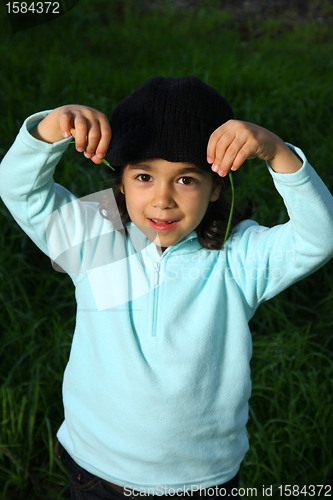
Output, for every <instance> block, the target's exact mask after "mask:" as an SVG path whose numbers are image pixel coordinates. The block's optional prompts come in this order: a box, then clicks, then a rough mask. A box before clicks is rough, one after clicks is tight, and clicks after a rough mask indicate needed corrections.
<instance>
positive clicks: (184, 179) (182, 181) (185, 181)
mask: <svg viewBox="0 0 333 500" xmlns="http://www.w3.org/2000/svg"><path fill="white" fill-rule="evenodd" d="M178 182H179V183H180V184H184V185H185V186H189V185H190V184H193V183H194V182H196V181H195V179H194V178H193V177H181V178H180V179H179V181H178Z"/></svg>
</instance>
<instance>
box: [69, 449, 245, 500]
mask: <svg viewBox="0 0 333 500" xmlns="http://www.w3.org/2000/svg"><path fill="white" fill-rule="evenodd" d="M64 454H65V460H66V464H67V467H68V470H69V472H70V494H71V500H126V498H128V499H131V498H134V499H135V500H159V499H160V500H163V498H166V497H168V499H169V500H172V498H173V497H174V496H183V497H184V498H188V499H192V498H194V499H195V498H196V497H199V495H198V493H197V494H195V492H194V491H193V495H191V491H190V492H189V494H188V495H184V494H183V495H169V496H167V495H154V496H153V495H142V494H141V495H140V494H139V493H138V492H134V494H133V495H129V494H127V493H128V492H127V491H126V494H122V493H119V492H118V491H116V490H115V489H113V488H112V487H111V486H110V485H109V484H108V483H107V482H106V481H104V480H103V479H100V478H98V477H96V476H94V475H93V474H90V472H88V471H86V470H85V469H83V468H82V467H80V466H79V465H78V464H77V463H76V462H75V461H74V460H73V459H72V458H71V457H70V456H69V455H68V453H66V452H64ZM238 483H239V477H238V474H237V475H236V476H235V477H234V478H233V479H231V480H230V481H228V482H227V483H225V484H221V485H219V486H216V487H215V486H212V487H211V488H206V494H205V492H203V493H202V494H201V497H204V498H206V500H214V499H215V498H228V497H229V498H234V499H239V498H240V497H239V496H238V494H237V491H236V490H237V488H238ZM216 493H217V494H216Z"/></svg>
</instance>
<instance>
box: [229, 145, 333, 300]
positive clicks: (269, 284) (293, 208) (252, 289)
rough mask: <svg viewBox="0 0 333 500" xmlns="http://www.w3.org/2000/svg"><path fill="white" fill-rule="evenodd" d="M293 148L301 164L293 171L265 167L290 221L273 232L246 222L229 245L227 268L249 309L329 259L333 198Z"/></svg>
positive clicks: (298, 152) (297, 150) (272, 228)
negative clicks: (277, 170)
mask: <svg viewBox="0 0 333 500" xmlns="http://www.w3.org/2000/svg"><path fill="white" fill-rule="evenodd" d="M289 146H290V147H291V148H294V147H293V146H291V145H289ZM294 150H295V152H296V153H297V154H298V155H299V156H300V158H301V159H302V160H303V165H302V167H301V169H300V170H298V171H297V172H295V173H292V174H281V173H276V172H274V171H273V170H272V169H271V167H270V166H269V165H267V166H268V170H269V172H270V174H271V176H272V178H273V182H274V184H275V187H276V189H277V191H278V192H279V193H280V195H281V196H282V198H283V200H284V203H285V206H286V209H287V212H288V215H289V221H288V222H286V223H285V224H281V225H276V226H274V227H271V228H268V227H263V226H259V225H257V224H256V223H255V222H253V221H244V222H242V223H240V224H239V226H238V227H237V228H236V230H235V232H234V234H233V236H232V238H231V241H230V245H231V246H232V247H233V251H232V252H231V253H230V256H229V258H230V268H231V269H233V270H234V271H233V273H234V278H235V280H236V281H237V283H238V284H239V286H240V288H241V289H242V290H243V292H244V295H245V298H246V300H247V302H248V303H249V304H250V305H251V306H255V305H258V304H260V303H261V302H262V301H264V300H268V299H270V298H271V297H273V296H274V295H277V294H278V293H280V292H281V291H282V290H284V289H285V288H287V287H288V286H290V285H291V284H293V283H295V282H297V281H299V280H300V279H302V278H304V277H305V276H307V275H309V274H310V273H313V272H314V271H316V270H317V269H319V268H320V267H321V266H323V265H324V264H325V263H326V262H327V261H328V260H329V259H330V258H331V257H332V255H333V197H332V195H331V194H330V192H329V190H328V189H327V187H326V186H325V184H324V183H323V181H322V180H321V179H320V177H319V176H318V174H317V173H316V172H315V170H314V169H313V168H312V167H311V165H310V164H309V162H308V160H307V159H306V157H305V155H304V154H303V152H302V151H301V150H300V149H299V148H294Z"/></svg>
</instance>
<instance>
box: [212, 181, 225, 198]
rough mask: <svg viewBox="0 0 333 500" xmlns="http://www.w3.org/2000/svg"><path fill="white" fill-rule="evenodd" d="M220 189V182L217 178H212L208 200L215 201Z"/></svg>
mask: <svg viewBox="0 0 333 500" xmlns="http://www.w3.org/2000/svg"><path fill="white" fill-rule="evenodd" d="M221 190H222V183H221V182H220V181H219V179H217V180H215V179H214V182H213V187H212V192H211V195H210V198H209V201H216V200H217V199H218V197H219V196H220V193H221Z"/></svg>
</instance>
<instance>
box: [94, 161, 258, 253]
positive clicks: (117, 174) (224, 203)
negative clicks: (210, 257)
mask: <svg viewBox="0 0 333 500" xmlns="http://www.w3.org/2000/svg"><path fill="white" fill-rule="evenodd" d="M124 168H125V167H120V168H116V170H115V171H114V172H112V173H111V176H112V184H113V187H115V193H114V195H115V200H116V203H117V207H118V210H119V214H120V217H121V221H122V223H123V225H124V227H125V225H126V224H127V223H128V222H130V220H131V219H130V217H129V215H128V212H127V208H126V200H125V195H124V194H123V193H122V192H121V190H120V186H121V183H122V176H123V171H124ZM107 173H108V174H109V175H110V169H108V170H107ZM212 175H214V182H218V183H220V184H221V188H222V189H221V192H220V195H219V198H218V199H217V200H216V201H214V202H210V203H209V205H208V208H207V211H206V213H205V215H204V217H203V219H202V221H201V222H200V224H199V225H198V227H197V228H196V232H197V234H198V240H199V242H200V245H201V246H202V247H203V248H207V249H209V250H221V248H222V246H223V243H224V237H225V233H226V229H227V225H228V219H229V214H230V209H231V203H230V202H229V200H228V199H227V197H226V195H225V192H226V190H228V188H229V189H230V182H229V179H228V177H225V178H222V177H219V176H217V175H216V174H213V173H212ZM253 212H254V207H253V204H252V202H250V201H248V203H247V205H246V207H245V208H244V209H243V210H239V209H236V208H234V211H233V217H232V221H231V226H230V232H231V230H232V228H233V227H235V225H236V224H238V222H240V221H242V220H245V219H248V218H249V217H251V215H252V214H253ZM100 213H101V215H102V217H104V218H105V219H109V220H113V215H112V213H110V207H108V204H107V202H105V203H103V204H101V205H100ZM229 234H230V233H229Z"/></svg>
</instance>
